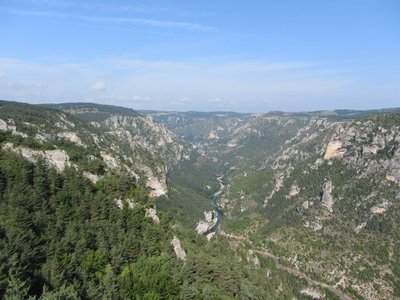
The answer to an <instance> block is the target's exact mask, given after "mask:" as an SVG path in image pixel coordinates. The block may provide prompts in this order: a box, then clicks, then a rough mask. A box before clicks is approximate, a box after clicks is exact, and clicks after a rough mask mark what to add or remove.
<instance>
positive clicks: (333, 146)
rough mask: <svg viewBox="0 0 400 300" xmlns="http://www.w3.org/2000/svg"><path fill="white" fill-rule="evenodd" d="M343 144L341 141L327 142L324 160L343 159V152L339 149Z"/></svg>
mask: <svg viewBox="0 0 400 300" xmlns="http://www.w3.org/2000/svg"><path fill="white" fill-rule="evenodd" d="M342 146H343V143H342V142H341V141H331V142H329V144H328V146H327V147H326V151H325V155H324V158H325V159H332V158H335V157H343V155H344V153H345V152H346V151H345V150H343V149H341V148H342Z"/></svg>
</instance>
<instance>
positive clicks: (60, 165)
mask: <svg viewBox="0 0 400 300" xmlns="http://www.w3.org/2000/svg"><path fill="white" fill-rule="evenodd" d="M4 148H5V149H8V150H11V151H13V152H15V153H18V154H20V155H21V156H22V157H24V158H25V159H27V160H29V161H31V162H36V161H37V160H38V158H42V159H44V160H45V161H46V163H47V164H48V165H50V166H52V167H54V168H55V169H56V170H57V171H58V172H62V171H64V169H65V167H66V166H71V162H70V160H69V156H68V154H67V153H66V152H65V151H64V150H46V151H38V150H32V149H30V148H26V147H20V146H18V147H15V146H14V145H13V144H11V143H8V144H6V145H5V146H4Z"/></svg>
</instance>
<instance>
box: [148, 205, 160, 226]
mask: <svg viewBox="0 0 400 300" xmlns="http://www.w3.org/2000/svg"><path fill="white" fill-rule="evenodd" d="M145 216H146V217H147V218H150V219H152V220H153V222H154V223H155V224H159V223H160V219H159V218H158V216H157V209H156V208H146V210H145Z"/></svg>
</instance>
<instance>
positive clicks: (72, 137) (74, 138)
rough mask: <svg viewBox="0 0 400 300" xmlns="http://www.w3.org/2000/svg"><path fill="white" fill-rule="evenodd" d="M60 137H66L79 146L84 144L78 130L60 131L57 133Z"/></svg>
mask: <svg viewBox="0 0 400 300" xmlns="http://www.w3.org/2000/svg"><path fill="white" fill-rule="evenodd" d="M57 136H58V137H59V138H62V139H66V140H68V141H70V142H72V143H74V144H77V145H78V146H84V144H83V143H82V140H81V138H80V137H79V136H78V134H77V133H76V132H71V131H69V132H60V133H58V134H57Z"/></svg>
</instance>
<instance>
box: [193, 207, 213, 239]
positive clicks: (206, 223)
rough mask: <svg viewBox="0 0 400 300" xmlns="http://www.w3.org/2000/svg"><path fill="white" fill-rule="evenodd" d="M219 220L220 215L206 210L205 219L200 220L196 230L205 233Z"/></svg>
mask: <svg viewBox="0 0 400 300" xmlns="http://www.w3.org/2000/svg"><path fill="white" fill-rule="evenodd" d="M217 221H218V216H217V215H216V214H215V213H214V212H213V211H205V212H204V220H202V221H200V222H198V223H197V225H196V231H197V233H198V234H205V233H206V232H207V231H208V230H209V229H210V228H212V227H213V226H214V225H215V224H216V223H217Z"/></svg>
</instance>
